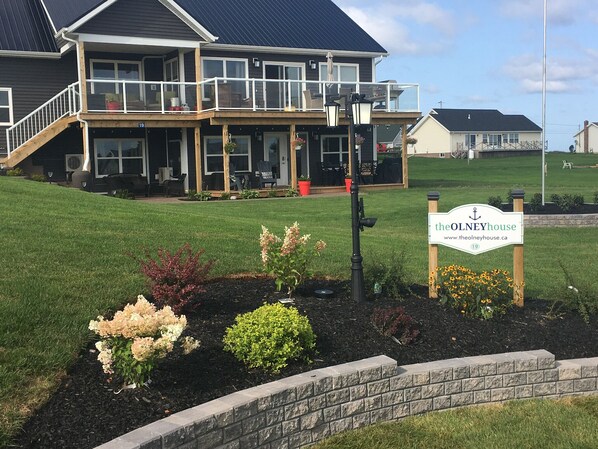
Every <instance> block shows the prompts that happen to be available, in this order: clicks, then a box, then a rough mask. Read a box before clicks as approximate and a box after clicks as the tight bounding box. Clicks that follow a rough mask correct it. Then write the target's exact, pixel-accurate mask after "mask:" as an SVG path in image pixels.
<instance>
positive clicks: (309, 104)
mask: <svg viewBox="0 0 598 449" xmlns="http://www.w3.org/2000/svg"><path fill="white" fill-rule="evenodd" d="M303 96H304V97H305V109H322V108H324V99H323V98H322V97H321V96H320V98H315V97H314V96H313V94H312V92H311V90H309V89H307V90H304V91H303Z"/></svg>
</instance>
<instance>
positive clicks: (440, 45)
mask: <svg viewBox="0 0 598 449" xmlns="http://www.w3.org/2000/svg"><path fill="white" fill-rule="evenodd" d="M336 3H337V4H338V6H339V7H340V8H341V9H342V10H343V11H344V12H345V13H346V14H347V15H348V16H349V17H351V18H352V19H353V20H354V21H355V22H356V23H357V24H358V25H359V26H361V27H362V28H363V29H364V30H365V31H366V32H367V33H368V34H370V35H371V36H372V37H373V38H374V39H376V41H378V42H379V43H380V44H381V45H382V46H383V47H384V48H386V49H387V50H388V51H389V52H390V53H396V54H409V55H422V54H436V53H439V52H441V51H443V49H445V48H446V47H447V46H448V45H450V44H451V42H452V38H453V37H454V35H455V34H456V31H457V30H456V27H455V24H456V23H457V21H456V20H455V18H454V17H453V14H452V13H451V12H449V11H448V10H447V9H443V8H442V7H440V6H438V5H437V4H435V3H433V2H430V1H427V0H415V1H413V2H411V3H409V4H407V3H406V2H396V1H394V2H392V1H385V2H370V3H369V4H364V3H363V2H361V1H359V2H358V1H355V0H337V2H336ZM438 36H440V37H441V38H439V37H438Z"/></svg>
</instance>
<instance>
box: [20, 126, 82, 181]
mask: <svg viewBox="0 0 598 449" xmlns="http://www.w3.org/2000/svg"><path fill="white" fill-rule="evenodd" d="M66 154H83V134H82V131H81V128H79V127H78V124H73V125H72V126H71V127H70V128H67V129H66V130H65V131H63V132H61V133H60V134H59V135H57V136H56V137H55V138H54V139H52V140H51V141H50V142H48V143H47V144H45V145H44V146H43V147H41V148H40V149H39V150H37V151H36V152H35V153H33V155H32V156H31V163H32V165H33V166H40V167H43V172H44V174H45V175H47V174H48V172H49V171H51V172H53V174H52V181H65V180H66V170H65V155H66Z"/></svg>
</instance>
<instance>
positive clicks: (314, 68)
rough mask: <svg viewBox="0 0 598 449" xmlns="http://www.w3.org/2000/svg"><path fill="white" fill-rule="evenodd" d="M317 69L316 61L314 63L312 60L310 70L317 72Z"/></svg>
mask: <svg viewBox="0 0 598 449" xmlns="http://www.w3.org/2000/svg"><path fill="white" fill-rule="evenodd" d="M316 67H317V65H316V61H314V60H313V59H310V60H309V68H310V69H312V70H316Z"/></svg>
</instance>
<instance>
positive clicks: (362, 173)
mask: <svg viewBox="0 0 598 449" xmlns="http://www.w3.org/2000/svg"><path fill="white" fill-rule="evenodd" d="M376 166H377V162H376V161H362V162H360V163H359V179H360V180H361V182H362V183H363V184H373V183H374V176H375V175H376Z"/></svg>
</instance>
